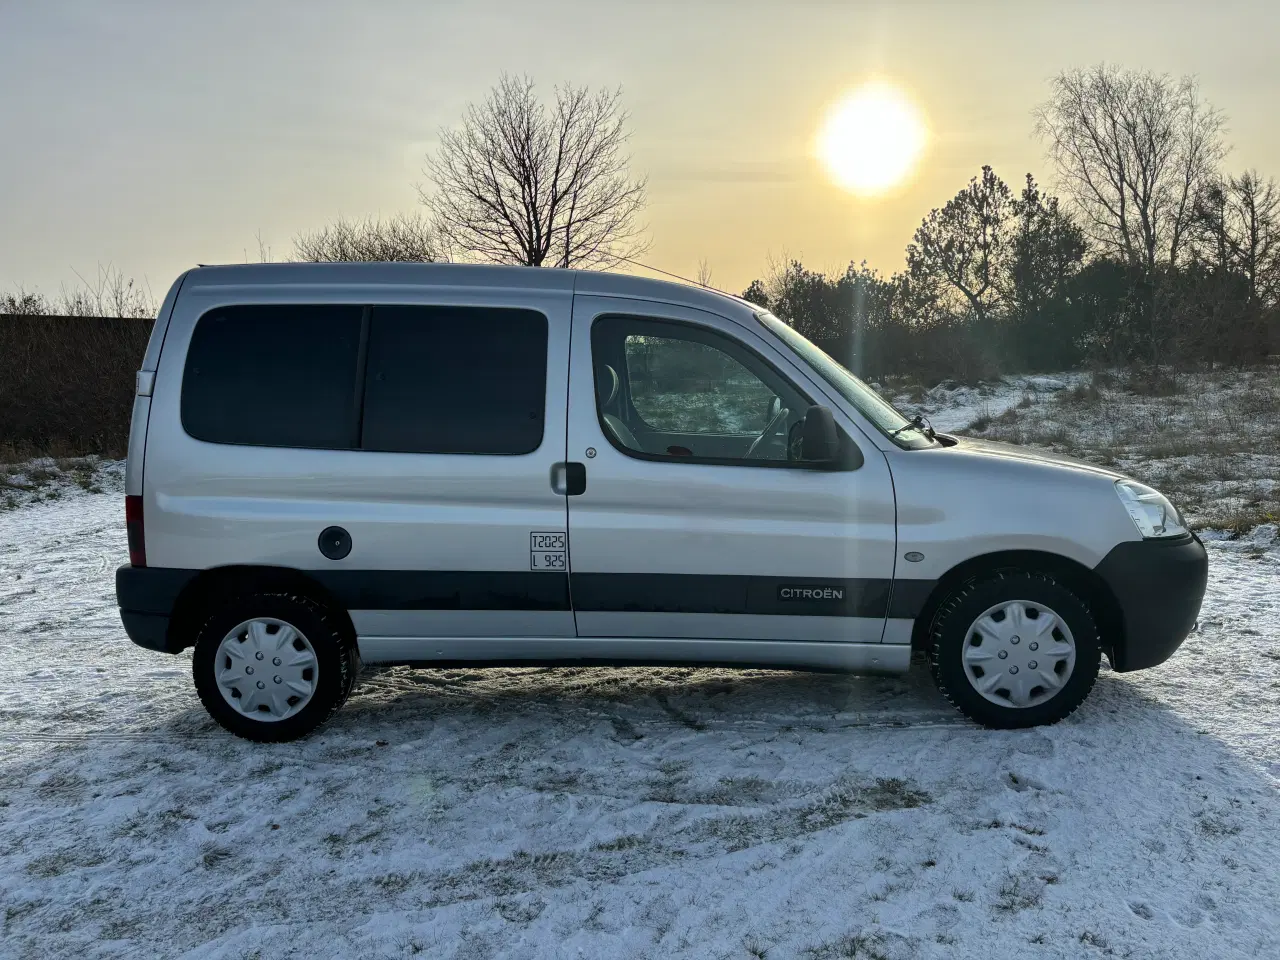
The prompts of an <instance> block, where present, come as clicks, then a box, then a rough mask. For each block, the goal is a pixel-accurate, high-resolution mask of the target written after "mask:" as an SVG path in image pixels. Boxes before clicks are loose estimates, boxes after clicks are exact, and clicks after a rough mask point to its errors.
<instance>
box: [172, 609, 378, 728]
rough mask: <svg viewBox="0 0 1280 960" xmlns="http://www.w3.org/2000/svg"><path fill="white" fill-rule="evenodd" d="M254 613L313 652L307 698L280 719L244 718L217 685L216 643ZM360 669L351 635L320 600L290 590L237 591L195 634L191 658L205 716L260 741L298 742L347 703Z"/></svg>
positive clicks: (255, 616)
mask: <svg viewBox="0 0 1280 960" xmlns="http://www.w3.org/2000/svg"><path fill="white" fill-rule="evenodd" d="M259 617H262V618H271V619H274V620H282V621H284V622H285V623H288V624H290V625H291V626H293V627H294V628H296V629H297V630H299V631H300V632H301V633H302V634H303V636H305V637H306V639H307V641H308V642H309V643H310V644H311V647H312V649H313V650H314V651H315V656H316V673H317V677H316V681H315V690H314V692H313V693H312V695H311V699H310V701H308V702H307V704H306V705H305V706H304V707H303V708H302V709H301V710H299V711H298V712H297V713H295V714H293V715H292V716H286V717H285V718H284V719H282V720H272V721H263V720H254V719H252V718H251V717H248V716H245V715H244V714H243V713H241V712H240V711H239V710H236V709H235V708H233V707H232V706H231V705H230V704H228V703H227V701H226V700H225V699H224V698H223V696H222V691H221V690H219V689H218V682H217V677H216V669H217V664H215V662H214V661H215V659H216V657H217V653H218V646H219V644H221V643H222V640H223V638H224V637H226V635H227V634H228V633H230V632H231V631H232V630H233V629H235V627H236V626H237V625H238V624H241V623H244V622H245V621H247V620H252V619H255V618H259ZM359 671H360V658H359V653H358V651H357V648H356V643H355V638H354V637H352V636H350V635H349V632H348V631H347V630H345V629H344V628H343V626H342V625H340V622H339V621H338V618H337V617H335V616H334V615H333V613H332V612H331V611H330V610H329V609H328V608H327V607H325V606H324V605H323V604H320V603H317V602H316V601H315V600H312V599H311V598H310V597H306V596H303V595H301V594H297V593H292V592H289V593H247V594H240V595H237V596H233V597H231V598H230V599H228V600H226V601H224V602H221V603H219V604H218V606H217V608H216V609H215V610H214V611H213V612H212V613H211V614H210V615H209V616H208V617H207V618H206V619H205V621H204V624H203V625H202V626H201V627H200V630H199V631H198V633H197V634H196V644H195V651H194V655H193V656H192V660H191V672H192V676H193V677H194V679H195V684H196V692H197V693H198V694H199V695H200V701H201V703H203V704H204V708H205V709H206V710H207V711H208V712H209V716H211V717H213V719H214V720H216V721H217V722H218V725H219V726H221V727H223V728H224V729H225V730H229V731H230V732H231V733H234V734H235V735H236V736H237V737H243V738H244V739H246V740H254V741H257V742H259V743H282V742H284V741H288V740H297V739H298V738H300V737H305V736H306V735H307V734H309V733H310V732H311V731H313V730H315V729H316V727H318V726H320V725H321V724H322V723H324V722H325V721H327V720H328V719H329V718H330V717H332V716H333V715H334V714H335V713H337V711H338V709H339V708H340V707H341V706H342V705H343V704H344V703H345V702H346V700H347V697H349V696H350V695H351V691H352V689H353V688H354V687H355V682H356V675H357V674H358V673H359Z"/></svg>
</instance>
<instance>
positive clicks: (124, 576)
mask: <svg viewBox="0 0 1280 960" xmlns="http://www.w3.org/2000/svg"><path fill="white" fill-rule="evenodd" d="M198 572H199V571H198V570H170V569H166V568H164V567H131V566H127V565H126V566H123V567H119V568H118V569H117V570H116V602H117V603H118V604H119V605H120V620H121V621H122V622H123V623H124V632H125V633H127V634H128V635H129V639H130V640H132V641H133V642H134V643H136V644H137V645H138V646H140V647H146V648H147V649H148V650H160V651H162V652H164V653H177V652H178V651H177V650H175V649H173V648H171V647H170V646H169V637H168V634H169V617H170V614H172V612H173V607H174V604H175V603H176V602H177V600H178V595H179V594H180V593H182V588H183V587H185V586H186V585H187V583H188V582H189V581H190V580H191V578H192V577H194V576H195V575H196V574H197V573H198Z"/></svg>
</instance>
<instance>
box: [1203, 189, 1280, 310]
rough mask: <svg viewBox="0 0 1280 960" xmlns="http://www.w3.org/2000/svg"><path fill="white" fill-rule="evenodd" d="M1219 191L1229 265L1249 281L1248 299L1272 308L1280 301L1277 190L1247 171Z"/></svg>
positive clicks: (1279, 193) (1279, 194)
mask: <svg viewBox="0 0 1280 960" xmlns="http://www.w3.org/2000/svg"><path fill="white" fill-rule="evenodd" d="M1218 189H1219V190H1220V191H1221V193H1222V194H1223V205H1222V214H1223V216H1222V233H1223V236H1224V239H1225V241H1226V248H1227V252H1228V253H1229V256H1230V258H1231V263H1232V265H1233V266H1234V267H1235V269H1236V270H1238V271H1239V272H1240V273H1241V274H1243V275H1244V277H1245V279H1246V280H1247V281H1248V283H1249V293H1250V296H1252V297H1253V298H1254V299H1255V300H1257V301H1258V302H1259V303H1262V304H1265V305H1267V306H1275V305H1276V304H1277V302H1278V301H1280V187H1278V186H1277V185H1276V182H1275V180H1273V179H1271V178H1268V179H1266V180H1263V179H1262V177H1261V176H1259V175H1258V172H1257V171H1256V170H1247V171H1245V172H1244V173H1243V174H1241V175H1240V176H1238V177H1230V178H1229V179H1228V180H1227V181H1226V182H1225V183H1224V184H1222V185H1221V186H1219V187H1218Z"/></svg>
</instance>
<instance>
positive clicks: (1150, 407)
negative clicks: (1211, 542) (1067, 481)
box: [962, 366, 1280, 533]
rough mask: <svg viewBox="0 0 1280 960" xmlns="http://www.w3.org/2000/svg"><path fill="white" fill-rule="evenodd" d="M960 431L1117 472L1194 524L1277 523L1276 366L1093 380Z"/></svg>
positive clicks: (1279, 441) (1032, 398)
mask: <svg viewBox="0 0 1280 960" xmlns="http://www.w3.org/2000/svg"><path fill="white" fill-rule="evenodd" d="M962 432H963V433H965V434H967V435H970V436H975V437H982V438H984V439H988V440H1004V441H1007V442H1009V443H1017V444H1023V445H1026V446H1032V447H1046V448H1048V449H1051V450H1053V451H1055V452H1057V453H1062V454H1067V455H1070V456H1074V457H1079V458H1081V459H1084V460H1089V461H1092V462H1095V463H1100V464H1102V465H1104V466H1111V467H1116V468H1118V469H1121V470H1123V471H1125V472H1126V473H1129V474H1131V475H1132V476H1134V477H1137V478H1138V479H1140V480H1143V481H1144V482H1147V483H1150V484H1152V485H1154V486H1156V487H1157V488H1159V489H1160V490H1161V491H1162V492H1164V493H1165V494H1167V495H1168V496H1169V497H1170V498H1171V499H1172V500H1173V501H1174V502H1175V503H1176V504H1177V505H1178V507H1179V508H1180V509H1181V510H1182V511H1183V513H1184V514H1186V516H1187V518H1188V519H1189V520H1190V521H1191V523H1192V525H1193V526H1195V527H1201V528H1203V527H1213V528H1219V529H1225V530H1230V531H1233V532H1237V533H1239V532H1243V531H1245V530H1248V529H1250V528H1252V527H1255V526H1257V525H1258V524H1263V523H1277V522H1280V367H1276V366H1270V367H1263V368H1259V369H1255V370H1242V371H1222V372H1213V373H1170V372H1167V371H1157V372H1154V373H1150V372H1147V373H1130V374H1126V375H1122V376H1117V375H1114V374H1107V373H1097V374H1094V375H1093V377H1092V378H1091V379H1090V380H1089V381H1087V382H1085V383H1082V384H1079V385H1077V386H1076V387H1074V388H1072V389H1070V390H1064V391H1060V392H1057V393H1053V394H1033V393H1027V394H1026V395H1025V396H1024V397H1023V398H1022V400H1021V402H1020V403H1018V404H1017V405H1016V406H1014V407H1011V408H1009V409H1007V410H1004V411H1003V412H1001V413H999V414H994V415H993V414H983V415H981V416H979V417H978V418H977V419H976V420H974V421H973V422H972V423H971V424H970V425H969V427H968V428H967V429H966V430H964V431H962Z"/></svg>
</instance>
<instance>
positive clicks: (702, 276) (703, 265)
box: [695, 257, 711, 287]
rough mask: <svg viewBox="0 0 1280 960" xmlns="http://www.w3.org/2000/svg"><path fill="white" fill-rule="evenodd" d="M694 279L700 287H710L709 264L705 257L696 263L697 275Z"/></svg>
mask: <svg viewBox="0 0 1280 960" xmlns="http://www.w3.org/2000/svg"><path fill="white" fill-rule="evenodd" d="M695 279H696V280H697V282H698V286H700V287H709V286H711V264H709V263H708V262H707V260H706V258H705V257H704V258H703V259H701V260H699V261H698V275H697V277H696V278H695Z"/></svg>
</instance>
